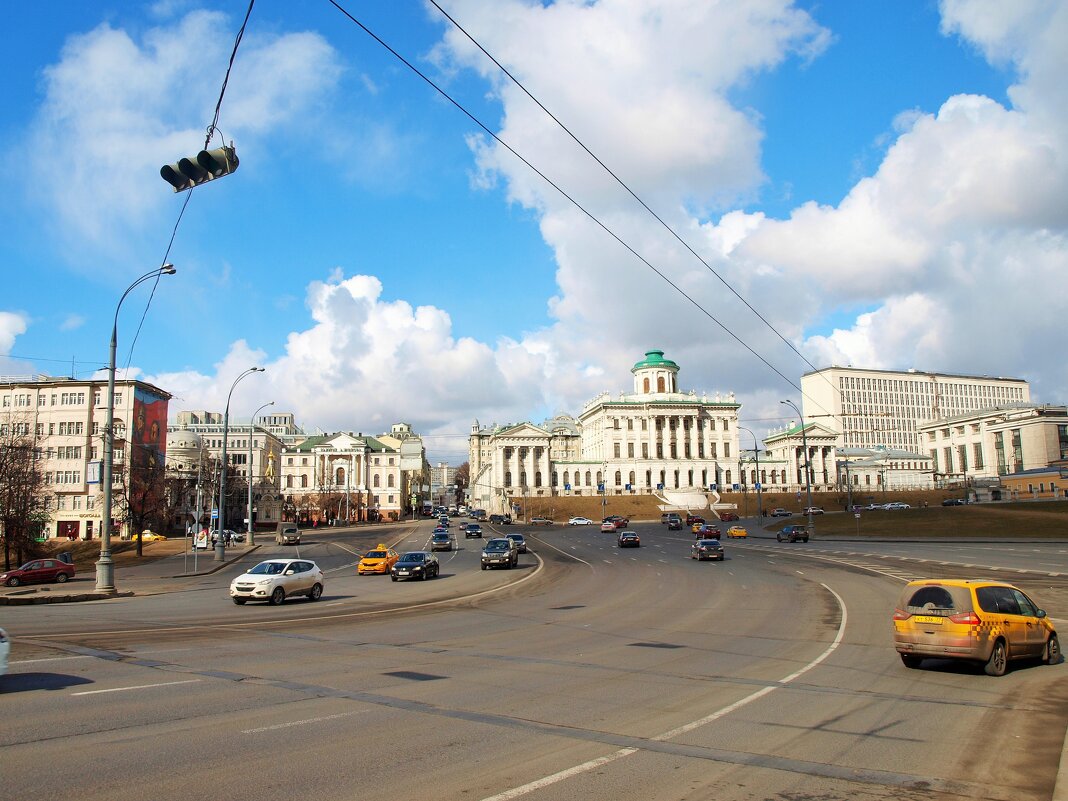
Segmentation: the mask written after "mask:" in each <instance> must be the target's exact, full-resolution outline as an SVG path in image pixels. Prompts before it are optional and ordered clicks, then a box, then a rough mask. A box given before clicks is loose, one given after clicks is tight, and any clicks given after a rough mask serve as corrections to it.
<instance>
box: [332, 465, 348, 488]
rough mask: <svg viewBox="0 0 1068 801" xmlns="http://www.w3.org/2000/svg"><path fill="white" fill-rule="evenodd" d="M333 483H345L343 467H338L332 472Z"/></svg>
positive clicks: (340, 484) (339, 484)
mask: <svg viewBox="0 0 1068 801" xmlns="http://www.w3.org/2000/svg"><path fill="white" fill-rule="evenodd" d="M334 483H335V484H337V485H338V486H339V487H340V486H342V485H343V484H344V483H345V468H344V467H339V468H338V469H337V471H336V472H335V473H334Z"/></svg>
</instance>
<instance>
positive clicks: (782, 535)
mask: <svg viewBox="0 0 1068 801" xmlns="http://www.w3.org/2000/svg"><path fill="white" fill-rule="evenodd" d="M775 539H777V540H778V541H779V542H808V529H807V528H805V527H804V526H783V529H782V531H780V532H779V533H778V534H776V535H775Z"/></svg>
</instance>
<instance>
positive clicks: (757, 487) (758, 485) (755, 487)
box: [753, 481, 760, 489]
mask: <svg viewBox="0 0 1068 801" xmlns="http://www.w3.org/2000/svg"><path fill="white" fill-rule="evenodd" d="M753 488H754V489H760V482H759V481H758V482H757V483H756V484H754V485H753Z"/></svg>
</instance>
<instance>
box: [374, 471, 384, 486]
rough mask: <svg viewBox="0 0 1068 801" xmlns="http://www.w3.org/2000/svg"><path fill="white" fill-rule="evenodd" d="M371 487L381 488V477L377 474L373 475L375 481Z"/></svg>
mask: <svg viewBox="0 0 1068 801" xmlns="http://www.w3.org/2000/svg"><path fill="white" fill-rule="evenodd" d="M372 485H373V486H375V487H381V486H382V477H381V476H380V475H378V473H375V480H374V482H373V484H372Z"/></svg>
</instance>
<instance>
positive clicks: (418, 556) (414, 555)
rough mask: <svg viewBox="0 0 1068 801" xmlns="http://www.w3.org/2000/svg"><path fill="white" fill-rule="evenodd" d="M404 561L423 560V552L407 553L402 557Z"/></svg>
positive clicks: (401, 559)
mask: <svg viewBox="0 0 1068 801" xmlns="http://www.w3.org/2000/svg"><path fill="white" fill-rule="evenodd" d="M400 561H402V562H422V561H423V555H422V554H421V553H406V554H404V556H402V557H401V558H400Z"/></svg>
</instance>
